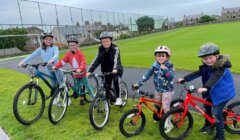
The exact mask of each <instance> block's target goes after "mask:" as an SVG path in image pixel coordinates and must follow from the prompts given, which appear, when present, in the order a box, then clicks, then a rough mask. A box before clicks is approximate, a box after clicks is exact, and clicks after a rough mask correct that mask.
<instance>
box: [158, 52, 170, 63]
mask: <svg viewBox="0 0 240 140" xmlns="http://www.w3.org/2000/svg"><path fill="white" fill-rule="evenodd" d="M155 57H156V60H157V62H158V63H160V64H164V63H165V62H166V61H167V60H168V56H167V55H166V53H157V54H156V55H155Z"/></svg>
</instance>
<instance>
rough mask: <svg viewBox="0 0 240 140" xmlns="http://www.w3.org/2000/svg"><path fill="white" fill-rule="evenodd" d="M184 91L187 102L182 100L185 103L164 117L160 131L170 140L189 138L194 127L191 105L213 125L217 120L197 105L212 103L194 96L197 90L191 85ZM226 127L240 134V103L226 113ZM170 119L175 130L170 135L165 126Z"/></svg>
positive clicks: (232, 105) (229, 130)
mask: <svg viewBox="0 0 240 140" xmlns="http://www.w3.org/2000/svg"><path fill="white" fill-rule="evenodd" d="M184 89H185V90H186V92H187V95H186V97H185V100H182V101H183V103H182V104H180V105H179V106H178V107H177V108H173V109H171V110H170V111H168V112H167V113H166V114H164V115H163V117H162V119H161V121H160V125H159V130H160V133H161V135H162V136H163V137H164V138H165V139H168V140H179V139H183V138H185V137H187V136H188V135H189V134H190V132H191V130H192V127H193V117H192V115H191V113H190V112H189V105H191V106H192V107H193V108H194V109H196V111H197V112H200V114H201V115H202V116H203V117H204V118H206V119H207V120H208V121H209V122H210V123H211V124H212V125H214V123H215V118H213V117H210V116H209V115H207V114H206V113H205V112H204V111H203V110H202V109H201V108H200V107H199V106H198V105H197V104H196V102H200V103H202V104H205V105H208V106H212V103H210V102H208V101H206V100H204V99H202V98H199V97H196V96H193V95H192V93H195V92H196V91H197V89H196V88H195V87H194V86H193V85H190V86H189V87H187V86H186V84H184ZM223 114H224V120H225V122H224V125H225V130H227V131H228V132H229V133H232V134H240V101H236V102H233V103H231V104H230V105H228V106H227V107H226V108H225V109H224V111H223ZM167 118H170V119H171V122H172V124H173V129H172V130H171V131H170V132H169V133H165V131H164V125H165V122H166V119H167Z"/></svg>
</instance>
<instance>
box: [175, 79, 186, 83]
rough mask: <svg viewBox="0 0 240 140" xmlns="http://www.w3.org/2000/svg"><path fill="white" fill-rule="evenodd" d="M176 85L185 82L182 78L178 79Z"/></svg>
mask: <svg viewBox="0 0 240 140" xmlns="http://www.w3.org/2000/svg"><path fill="white" fill-rule="evenodd" d="M177 81H178V83H182V82H183V81H185V80H184V79H183V78H178V80H177Z"/></svg>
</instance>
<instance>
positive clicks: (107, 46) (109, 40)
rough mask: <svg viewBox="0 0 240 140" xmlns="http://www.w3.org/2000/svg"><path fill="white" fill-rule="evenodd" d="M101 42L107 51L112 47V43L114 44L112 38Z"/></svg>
mask: <svg viewBox="0 0 240 140" xmlns="http://www.w3.org/2000/svg"><path fill="white" fill-rule="evenodd" d="M101 42H102V45H103V47H104V48H105V49H108V48H109V47H110V46H111V43H112V41H111V39H110V38H103V39H102V40H101Z"/></svg>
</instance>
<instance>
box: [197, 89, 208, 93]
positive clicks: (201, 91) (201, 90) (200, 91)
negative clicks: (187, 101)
mask: <svg viewBox="0 0 240 140" xmlns="http://www.w3.org/2000/svg"><path fill="white" fill-rule="evenodd" d="M197 91H198V93H203V92H205V91H207V89H206V88H199V89H198V90H197Z"/></svg>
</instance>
